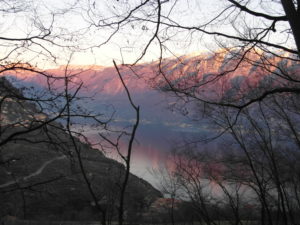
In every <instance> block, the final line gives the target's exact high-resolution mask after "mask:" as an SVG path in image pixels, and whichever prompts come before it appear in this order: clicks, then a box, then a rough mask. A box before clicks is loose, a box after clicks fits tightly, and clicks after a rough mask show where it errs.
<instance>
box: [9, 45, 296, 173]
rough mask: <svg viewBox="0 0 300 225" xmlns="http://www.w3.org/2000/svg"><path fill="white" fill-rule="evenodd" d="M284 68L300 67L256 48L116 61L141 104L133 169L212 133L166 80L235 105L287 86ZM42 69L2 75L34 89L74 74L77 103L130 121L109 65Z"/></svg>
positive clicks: (93, 134)
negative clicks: (157, 59) (182, 142)
mask: <svg viewBox="0 0 300 225" xmlns="http://www.w3.org/2000/svg"><path fill="white" fill-rule="evenodd" d="M285 57H286V56H285ZM287 68H288V75H289V76H290V77H293V76H297V74H298V73H299V71H300V66H299V63H298V61H297V60H294V61H293V60H285V59H284V56H282V55H280V54H279V55H278V56H277V57H275V56H271V55H268V54H266V53H261V52H257V51H256V50H255V49H254V50H252V51H250V52H247V54H242V53H240V52H234V51H230V52H228V51H219V52H216V53H213V54H207V53H203V54H200V55H197V56H194V55H193V56H188V55H187V56H182V57H179V58H167V59H163V60H162V61H161V62H151V63H144V64H138V65H135V66H126V65H119V69H120V73H121V75H122V76H123V78H124V80H125V83H126V85H127V88H128V89H129V91H130V93H131V96H132V99H133V100H134V102H135V103H136V104H137V105H140V107H141V125H140V127H139V130H138V134H137V142H136V144H135V151H134V160H133V171H134V173H135V174H138V175H142V176H145V177H147V175H146V174H148V172H147V169H145V168H152V167H159V166H160V165H162V164H164V163H165V161H166V160H167V158H168V152H169V150H170V149H171V148H172V147H173V146H172V145H173V143H175V142H176V141H178V140H179V139H182V138H184V137H189V138H190V137H192V136H196V137H199V136H201V137H207V136H210V135H211V134H212V133H216V132H217V131H216V130H214V128H213V127H211V126H210V124H208V122H207V121H206V120H201V121H199V120H195V119H194V115H193V113H190V112H191V111H192V110H190V109H189V108H187V109H185V108H184V107H182V106H181V105H180V98H178V95H175V94H174V92H172V90H171V89H170V87H169V85H170V84H171V85H172V87H173V88H174V89H178V90H186V92H187V93H191V94H192V95H194V96H196V97H199V98H201V99H205V100H208V101H215V100H223V99H225V100H226V101H227V102H231V103H236V104H238V103H241V101H243V100H244V99H245V96H246V99H247V98H249V99H251V98H255V97H256V96H259V95H260V94H261V93H262V92H263V91H266V90H271V89H272V88H274V87H282V86H286V85H289V83H288V81H287V80H288V79H281V76H285V71H286V69H287ZM42 72H43V74H42V75H41V74H37V73H32V72H15V73H7V74H6V75H7V76H10V80H11V82H13V83H14V85H15V86H19V87H21V86H26V87H31V86H33V87H34V89H35V90H43V88H45V87H47V85H48V84H49V83H47V81H48V80H47V79H46V78H47V76H50V77H60V78H61V77H63V76H65V75H67V76H69V77H72V76H73V78H72V82H74V87H75V86H76V85H78V84H79V83H81V82H83V86H82V88H81V89H80V91H79V92H80V96H84V97H86V96H89V97H90V98H91V100H87V101H82V102H81V103H80V101H79V104H81V105H84V107H85V108H87V109H88V110H90V111H92V112H100V113H104V114H107V115H108V116H109V115H111V114H114V120H113V123H112V124H113V126H114V127H118V128H120V127H126V126H128V125H130V124H132V121H134V119H135V117H134V111H133V110H132V108H131V107H130V104H129V101H128V98H127V96H126V94H125V90H124V88H123V86H122V84H121V82H120V79H119V78H118V75H117V72H116V69H115V68H114V67H104V66H97V65H90V66H80V65H67V66H60V67H58V68H55V69H48V70H45V71H42ZM45 74H46V75H47V76H45ZM162 74H163V76H162ZM12 77H14V79H11V78H12ZM168 82H169V83H168ZM51 85H52V86H53V87H55V88H56V89H58V90H59V89H62V88H63V87H64V80H63V79H59V80H55V82H53V83H52V84H51ZM253 90H255V92H253ZM84 99H85V98H84ZM187 113H190V114H189V115H187ZM195 114H197V111H196V112H195ZM86 134H87V136H88V137H89V138H90V140H91V142H93V140H94V141H95V142H96V141H97V140H98V135H97V130H96V131H95V130H92V129H89V128H88V129H87V130H86ZM147 179H148V177H147ZM149 179H151V178H149Z"/></svg>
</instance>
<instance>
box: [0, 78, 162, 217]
mask: <svg viewBox="0 0 300 225" xmlns="http://www.w3.org/2000/svg"><path fill="white" fill-rule="evenodd" d="M0 92H1V93H0V96H1V127H0V128H1V130H0V131H1V133H0V199H1V201H0V218H4V217H7V216H13V217H17V218H19V219H26V220H55V221H62V220H68V221H70V220H72V221H75V220H99V219H100V212H99V211H98V210H97V208H96V207H95V205H96V204H95V201H94V199H93V198H92V197H91V192H90V191H89V188H88V183H87V182H86V180H85V179H84V178H83V173H85V175H86V177H87V179H88V181H89V183H90V188H91V189H92V190H93V191H94V193H95V195H96V196H95V197H96V198H97V199H98V203H99V205H100V206H101V208H102V209H104V210H105V212H106V216H107V219H108V220H109V219H111V220H114V218H116V216H117V208H118V201H119V192H120V184H121V181H122V177H123V174H124V171H125V170H124V166H123V165H122V164H120V163H118V162H117V161H114V160H112V159H109V158H107V157H105V156H104V155H103V154H102V153H101V152H100V151H99V150H97V149H93V148H91V147H90V146H89V145H88V144H85V143H82V142H81V141H79V140H78V139H75V142H76V147H77V148H78V149H79V151H80V155H79V156H80V159H81V160H82V164H83V168H81V167H80V166H79V161H78V160H79V158H78V154H76V152H75V150H74V143H73V144H72V142H71V138H70V136H69V135H68V134H67V133H66V132H65V131H64V129H63V128H62V125H60V124H59V123H56V122H51V123H48V124H44V125H41V126H40V127H38V126H37V124H38V125H39V124H42V123H43V121H45V120H46V119H47V118H48V116H47V115H46V114H43V113H42V112H39V111H38V110H37V109H36V107H35V105H34V104H33V103H28V102H26V101H25V100H22V97H20V96H22V95H21V94H20V92H19V91H18V90H16V89H14V88H13V87H12V86H11V85H10V84H9V83H8V81H7V80H6V79H4V78H1V81H0ZM33 127H35V128H36V127H38V128H37V129H34V130H31V131H30V132H28V131H29V130H30V128H33ZM24 131H26V132H24ZM22 133H24V134H22ZM159 197H161V193H160V192H159V191H157V190H156V189H154V188H153V187H152V186H151V185H150V184H149V183H147V182H146V181H144V180H143V179H140V178H138V177H136V176H134V175H131V176H130V179H129V186H128V188H127V192H126V199H125V209H126V212H125V215H126V216H127V217H130V218H134V217H139V216H141V215H142V213H143V212H144V211H145V210H147V208H148V207H150V204H151V203H152V202H153V201H155V199H157V198H159Z"/></svg>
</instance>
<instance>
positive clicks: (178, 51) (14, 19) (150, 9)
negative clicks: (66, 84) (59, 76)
mask: <svg viewBox="0 0 300 225" xmlns="http://www.w3.org/2000/svg"><path fill="white" fill-rule="evenodd" d="M11 2H12V4H13V3H15V4H16V5H17V6H19V8H20V11H19V12H16V13H6V14H4V13H2V15H0V16H1V18H0V19H1V22H0V25H1V26H0V33H1V36H2V37H13V38H20V37H26V36H32V35H37V34H38V33H39V32H40V30H41V29H44V28H45V29H47V28H50V29H51V30H52V32H51V35H52V36H53V38H54V42H55V43H56V44H60V45H70V46H73V45H75V46H76V47H79V48H80V49H81V50H78V49H76V50H75V48H71V49H66V48H61V47H57V46H55V45H53V44H51V43H50V42H43V41H40V40H37V39H35V40H34V41H35V42H36V43H34V46H32V45H30V44H32V43H25V42H24V43H21V44H20V43H19V45H18V46H19V47H20V46H21V48H20V49H19V50H17V51H15V52H14V53H13V54H11V55H10V57H11V58H12V59H14V60H16V61H29V62H30V63H32V64H33V65H35V64H36V65H37V66H39V67H56V66H57V64H66V63H67V62H68V60H69V59H70V58H71V61H70V63H71V64H81V65H91V64H99V65H104V66H106V65H111V64H112V60H113V59H115V60H117V62H119V63H133V62H134V61H135V60H136V59H137V58H139V57H140V55H141V53H142V52H143V50H144V48H145V46H146V44H147V43H148V41H149V40H150V39H151V37H152V35H153V33H154V32H155V28H156V27H155V24H154V23H153V22H151V21H156V20H157V16H156V13H157V7H156V4H155V1H150V3H151V2H152V3H151V4H148V5H147V6H145V7H143V8H141V9H140V10H139V11H138V13H133V14H132V15H131V17H130V20H127V21H128V23H126V24H125V23H124V26H122V27H120V28H119V30H118V32H116V34H115V35H114V36H113V37H112V38H111V39H110V40H109V41H108V42H107V43H105V44H103V42H105V41H106V40H107V39H108V38H109V36H110V35H112V34H113V32H114V31H115V30H116V28H117V27H116V26H114V27H113V28H99V27H95V26H93V25H91V22H94V23H96V24H97V23H99V21H100V20H103V19H104V18H110V20H109V21H117V20H120V18H121V19H122V18H123V17H122V16H124V15H127V14H128V10H129V9H132V8H134V7H135V6H136V5H137V4H138V3H140V2H141V0H131V1H130V0H119V1H117V0H116V1H112V0H79V1H77V0H64V1H62V0H42V1H41V0H33V4H32V3H31V2H29V0H24V1H18V0H12V1H11ZM161 2H162V3H163V4H162V18H161V21H163V22H170V21H172V22H174V21H175V22H176V23H180V24H181V25H187V26H191V25H193V26H200V25H204V24H205V23H206V22H209V21H210V20H211V19H213V18H214V17H215V16H216V15H218V13H219V12H220V11H222V9H224V7H225V6H226V4H227V5H228V3H227V1H224V0H214V1H210V0H178V1H176V0H169V1H161ZM252 2H253V3H252V4H251V5H249V7H251V8H252V9H255V10H258V11H261V12H267V13H270V14H273V13H275V14H277V15H280V14H281V12H282V10H281V8H280V7H279V5H278V4H277V3H276V1H275V2H274V1H271V0H270V1H264V2H265V3H264V4H260V3H259V2H260V1H258V0H257V1H252ZM129 3H130V4H129ZM33 9H34V10H33ZM230 10H231V9H229V10H227V14H228V15H227V16H228V17H222V18H220V19H219V20H218V21H217V22H215V23H213V24H212V25H213V26H211V27H210V26H209V25H207V26H205V28H206V29H209V30H210V29H211V30H216V31H218V32H227V33H231V32H236V31H234V29H233V28H232V24H231V23H232V22H234V23H236V24H237V25H238V26H239V32H245V33H246V32H247V31H246V29H245V31H243V27H245V26H248V25H249V26H257V27H260V25H261V24H260V23H261V20H253V19H251V18H247V17H245V18H244V20H240V21H235V20H234V17H232V18H231V17H230V16H231V15H234V13H233V12H231V11H230ZM54 13H55V15H54V17H53V14H54ZM231 13H233V14H231ZM116 15H121V17H119V18H116ZM166 17H168V19H166ZM53 18H54V19H53ZM134 20H135V21H134ZM146 20H148V21H146ZM52 22H53V24H52ZM102 25H103V23H102ZM280 26H282V28H281V29H284V26H285V25H280V24H279V27H280ZM158 35H159V37H160V40H161V41H162V42H163V44H164V46H165V47H166V48H164V49H163V52H164V54H163V56H164V57H172V56H174V55H176V56H180V55H184V54H190V53H197V52H205V51H214V50H216V49H217V48H218V46H217V45H216V44H215V40H214V38H213V37H212V36H206V35H203V34H202V33H200V32H193V33H191V32H178V30H176V29H170V28H167V27H166V26H164V25H161V26H160V30H159V33H158ZM274 36H275V35H274ZM281 36H282V37H281ZM283 36H284V35H283V34H281V33H280V32H278V33H277V34H276V38H277V40H280V38H281V39H282V40H283V38H284V37H283ZM269 38H270V39H271V40H272V39H274V37H269ZM16 44H17V43H16V42H13V43H12V42H5V41H4V42H3V43H2V45H0V50H1V52H2V55H5V54H6V55H7V54H9V53H10V51H11V50H13V49H14V48H15V47H16ZM101 44H103V45H101ZM226 44H228V43H226ZM229 44H230V43H229ZM292 44H293V43H292ZM98 45H101V46H98ZM91 46H96V47H94V48H90V47H91ZM173 54H174V55H173ZM159 55H160V48H159V45H158V42H157V40H154V41H153V43H152V44H151V45H150V46H149V48H148V51H147V54H146V55H145V57H144V58H143V59H142V60H141V61H140V62H147V61H153V60H157V59H158V57H159ZM49 56H50V58H51V57H52V56H55V59H56V63H55V62H54V60H53V62H51V60H49Z"/></svg>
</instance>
